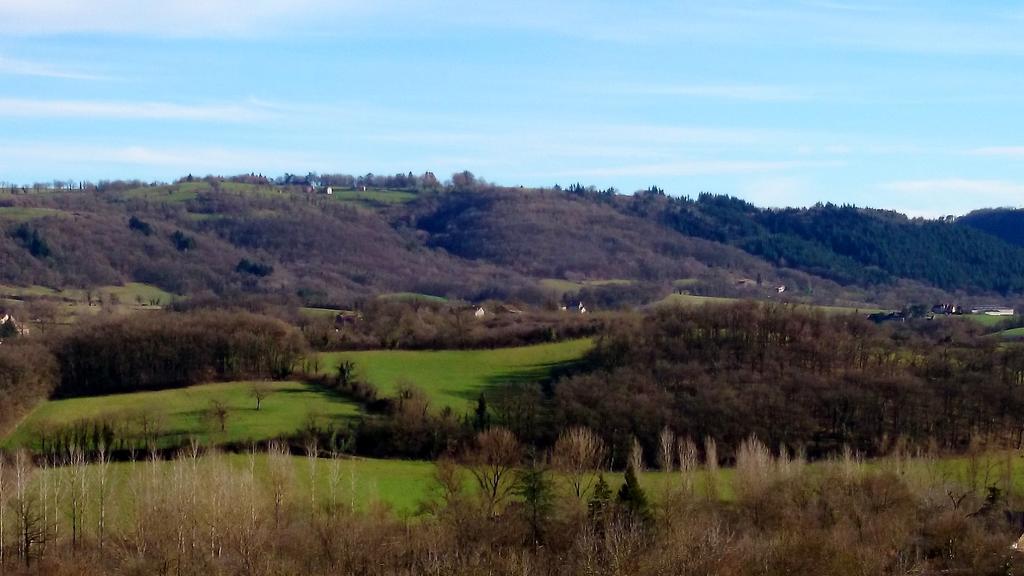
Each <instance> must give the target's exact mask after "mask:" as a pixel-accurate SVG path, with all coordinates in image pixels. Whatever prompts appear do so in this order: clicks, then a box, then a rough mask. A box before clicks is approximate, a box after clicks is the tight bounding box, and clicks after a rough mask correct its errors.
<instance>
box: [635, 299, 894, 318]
mask: <svg viewBox="0 0 1024 576" xmlns="http://www.w3.org/2000/svg"><path fill="white" fill-rule="evenodd" d="M742 300H743V299H741V298H726V297H719V296H693V295H690V294H669V295H668V296H666V297H665V298H663V299H661V300H660V301H658V302H656V303H655V304H654V306H665V305H669V306H701V305H704V304H730V303H734V302H741V301H742ZM758 302H761V301H760V300H758ZM791 305H792V306H794V307H797V308H806V309H809V310H811V309H813V310H820V311H822V312H824V313H826V314H874V313H876V312H881V311H882V309H881V308H876V307H865V308H855V307H852V306H826V305H820V304H791Z"/></svg>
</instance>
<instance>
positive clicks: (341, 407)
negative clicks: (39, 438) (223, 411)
mask: <svg viewBox="0 0 1024 576" xmlns="http://www.w3.org/2000/svg"><path fill="white" fill-rule="evenodd" d="M261 385H264V386H266V387H268V388H270V389H271V390H272V393H271V394H270V396H268V397H267V398H265V399H264V400H263V402H262V406H261V409H260V410H259V411H257V410H256V400H255V399H254V398H253V397H252V396H251V391H252V388H253V383H251V382H229V383H220V384H204V385H201V386H192V387H189V388H181V389H175V390H161V391H156V392H135V393H131V394H118V395H112V396H93V397H85V398H69V399H62V400H50V401H47V402H44V403H43V404H41V405H40V406H39V407H37V408H36V409H35V410H34V411H33V412H32V413H31V414H30V415H29V416H28V417H27V418H26V419H25V420H24V421H23V422H22V423H21V424H20V425H19V426H18V427H17V429H16V430H15V431H14V433H13V434H11V436H10V437H9V438H8V439H7V440H6V444H7V445H8V446H19V445H26V444H29V445H30V444H31V443H32V441H33V439H34V437H35V435H36V431H37V430H40V429H46V428H48V427H53V426H61V425H68V424H73V423H75V422H80V421H88V420H105V419H107V420H113V421H119V420H121V421H126V420H129V419H133V418H135V419H138V418H141V417H142V415H146V416H147V417H149V418H150V419H153V420H155V421H157V422H159V425H160V428H161V430H162V437H163V438H164V439H165V445H176V444H179V443H181V442H183V441H184V440H186V439H188V438H189V437H196V438H197V439H199V440H201V441H202V442H204V443H210V442H243V441H248V440H265V439H269V438H274V437H277V436H281V435H285V434H291V433H293V432H296V431H297V430H299V429H300V428H301V427H302V426H303V424H305V423H306V422H307V421H308V419H309V418H311V417H313V418H316V419H317V421H318V422H319V423H325V422H328V421H339V420H342V419H345V418H348V417H351V416H354V415H356V414H358V412H359V408H358V406H357V405H355V404H354V403H352V402H349V401H347V400H345V399H344V398H341V397H339V396H337V395H336V394H334V393H332V392H329V391H327V390H322V389H318V388H314V387H311V386H309V385H307V384H303V383H299V382H269V383H265V384H261ZM214 401H218V402H223V403H224V404H225V405H226V406H227V407H228V410H229V412H228V417H227V420H226V426H225V430H224V432H221V431H220V429H219V427H218V425H217V423H216V422H215V421H213V420H211V419H210V418H209V417H208V416H207V411H208V410H209V408H210V406H211V403H212V402H214Z"/></svg>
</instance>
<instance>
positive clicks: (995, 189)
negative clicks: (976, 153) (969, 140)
mask: <svg viewBox="0 0 1024 576" xmlns="http://www.w3.org/2000/svg"><path fill="white" fill-rule="evenodd" d="M879 188H880V189H881V191H883V192H886V193H889V194H898V195H899V196H898V197H896V198H892V202H890V204H892V205H893V206H894V207H897V208H899V209H902V210H904V211H905V212H906V213H908V214H912V215H918V216H942V215H945V214H964V213H966V212H968V211H970V210H971V209H973V208H977V207H981V206H988V207H997V206H1014V207H1016V206H1019V205H1020V202H1021V198H1022V197H1024V184H1022V183H1019V182H1011V181H1007V180H989V179H970V178H938V179H925V180H897V181H892V182H886V183H883V184H882V185H881V186H880V187H879ZM965 200H966V202H965Z"/></svg>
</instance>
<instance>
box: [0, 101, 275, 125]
mask: <svg viewBox="0 0 1024 576" xmlns="http://www.w3.org/2000/svg"><path fill="white" fill-rule="evenodd" d="M273 114H274V111H273V110H272V109H270V108H268V107H266V106H262V105H256V104H250V103H246V104H214V105H192V104H177V103H171V102H126V101H125V102H120V101H90V100H33V99H28V98H0V117H15V118H103V119H121V120H189V121H199V122H242V123H245V122H255V121H259V120H263V119H266V118H269V117H271V116H272V115H273Z"/></svg>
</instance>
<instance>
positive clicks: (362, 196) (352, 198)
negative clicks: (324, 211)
mask: <svg viewBox="0 0 1024 576" xmlns="http://www.w3.org/2000/svg"><path fill="white" fill-rule="evenodd" d="M327 198H330V199H331V200H334V201H337V202H349V203H356V204H371V205H372V204H404V203H406V202H412V201H413V200H415V199H416V194H415V193H414V192H406V191H404V190H382V189H368V190H366V191H365V192H363V191H362V190H338V189H335V190H334V193H333V194H331V195H330V196H328V197H327Z"/></svg>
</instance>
